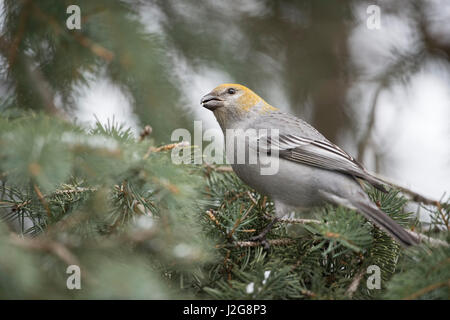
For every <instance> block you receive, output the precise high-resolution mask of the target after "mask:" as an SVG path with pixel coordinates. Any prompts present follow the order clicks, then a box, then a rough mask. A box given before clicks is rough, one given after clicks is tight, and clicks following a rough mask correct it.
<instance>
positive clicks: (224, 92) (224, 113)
mask: <svg viewBox="0 0 450 320" xmlns="http://www.w3.org/2000/svg"><path fill="white" fill-rule="evenodd" d="M200 103H201V104H202V106H203V107H205V108H207V109H209V110H211V111H213V112H214V115H215V117H216V119H217V121H218V122H219V124H220V125H221V126H222V128H228V127H229V123H230V120H234V121H239V120H244V119H245V118H247V117H249V115H250V114H253V113H255V112H256V113H267V112H271V111H275V110H277V108H274V107H272V106H271V105H270V104H268V103H267V102H266V101H264V100H263V99H262V98H261V97H260V96H258V95H257V94H256V93H254V92H253V91H252V90H250V89H249V88H247V87H245V86H243V85H240V84H234V83H224V84H221V85H220V86H218V87H216V88H214V90H212V91H211V92H210V93H208V94H206V95H205V96H203V98H202V99H201V101H200Z"/></svg>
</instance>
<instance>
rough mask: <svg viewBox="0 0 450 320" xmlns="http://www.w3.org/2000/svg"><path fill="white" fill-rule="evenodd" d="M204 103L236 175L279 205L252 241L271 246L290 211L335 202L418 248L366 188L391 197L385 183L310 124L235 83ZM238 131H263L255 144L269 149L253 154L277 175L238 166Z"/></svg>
mask: <svg viewBox="0 0 450 320" xmlns="http://www.w3.org/2000/svg"><path fill="white" fill-rule="evenodd" d="M200 104H201V105H202V106H203V107H204V108H206V109H209V110H210V111H212V112H213V114H214V116H215V118H216V120H217V122H218V123H219V125H220V127H221V129H222V131H223V133H224V136H225V146H226V148H227V149H226V155H227V158H228V159H231V161H230V162H231V166H232V168H233V171H234V172H235V173H236V175H237V176H238V177H239V178H240V179H241V180H243V181H244V182H245V183H246V184H247V185H249V186H250V187H252V188H254V189H255V190H256V191H258V192H260V193H261V194H264V195H267V196H269V197H270V198H271V199H272V200H273V202H274V204H275V218H274V219H273V220H272V221H271V222H270V223H269V224H268V225H267V227H266V228H265V229H264V230H263V231H262V232H261V233H260V234H259V235H258V236H255V237H253V238H252V240H255V241H256V240H260V241H265V242H266V243H267V241H266V240H265V235H266V234H267V233H268V232H269V231H270V229H271V228H272V227H273V225H274V224H275V223H276V222H277V221H279V219H280V218H282V217H283V216H284V215H285V212H284V211H285V209H286V208H291V207H296V208H303V209H305V208H312V207H315V206H320V205H324V204H326V203H332V204H334V205H340V206H344V207H347V208H350V209H352V210H356V211H357V212H359V213H361V214H362V215H363V216H364V217H365V218H366V219H368V220H369V221H371V222H372V223H373V224H375V225H376V226H378V227H379V228H381V229H382V230H384V231H385V232H387V233H388V234H389V235H390V236H391V237H393V238H394V239H395V240H396V241H397V242H398V243H399V244H401V245H402V246H404V247H408V246H411V245H415V244H417V240H416V239H415V238H414V237H413V236H412V235H411V234H410V233H408V232H407V231H406V230H405V229H403V228H402V227H401V226H400V225H399V224H397V223H396V222H395V221H394V220H393V219H392V218H390V217H389V216H388V215H387V214H386V213H385V212H383V211H382V210H381V209H380V208H379V207H378V206H377V205H376V204H375V203H374V202H372V201H371V200H370V198H369V196H368V195H367V194H366V192H365V191H364V189H363V187H362V185H361V183H360V181H361V180H363V181H366V182H367V183H369V184H371V185H373V186H374V187H375V188H377V189H379V190H381V191H383V192H386V189H385V187H384V185H383V182H382V181H381V180H379V179H378V178H376V177H375V176H374V175H372V174H371V173H369V172H368V170H366V169H365V168H364V167H363V165H362V164H361V163H360V162H358V161H357V160H355V159H354V158H353V157H352V156H350V155H349V154H348V153H347V152H345V151H344V150H343V149H342V148H340V147H338V146H337V145H336V144H334V143H332V142H331V141H329V140H328V139H327V138H325V137H324V136H323V135H322V134H321V133H320V132H319V131H318V130H317V129H315V128H314V127H313V126H312V125H310V124H309V123H307V122H306V121H304V120H302V119H300V118H298V117H295V116H293V115H290V114H288V113H284V112H281V111H280V110H279V109H278V108H276V107H273V106H272V105H270V104H268V103H267V102H266V101H265V100H264V99H262V98H261V97H260V96H258V95H257V94H256V93H255V92H253V91H252V90H251V89H249V88H247V87H245V86H243V85H240V84H234V83H225V84H221V85H219V86H217V87H216V88H214V89H213V90H212V91H211V92H209V93H207V94H206V95H204V96H203V97H202V98H201V100H200ZM236 130H241V131H240V132H242V130H254V131H255V132H262V133H261V134H257V135H256V136H255V139H256V140H257V142H260V145H265V147H260V145H258V146H259V147H258V146H257V147H256V148H255V147H253V149H252V150H256V152H257V154H258V156H259V155H262V154H263V153H264V152H266V154H267V157H268V158H269V159H272V160H274V161H275V160H276V161H278V162H277V164H278V168H277V171H276V173H274V174H262V170H261V169H262V163H261V161H260V159H259V158H258V161H256V162H250V161H249V157H248V156H246V157H245V161H241V162H239V161H236V156H237V153H238V147H237V146H236V143H235V141H231V140H234V139H231V138H227V135H228V134H227V133H228V132H233V131H236ZM271 132H275V133H276V134H272V133H271ZM238 135H240V134H238ZM230 136H231V135H230ZM262 142H264V143H262ZM250 145H251V143H249V142H248V141H247V142H246V145H245V146H246V148H252V147H251V146H250ZM229 150H230V151H229ZM230 153H231V154H230ZM233 160H234V161H233Z"/></svg>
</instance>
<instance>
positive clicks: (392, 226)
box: [352, 201, 418, 247]
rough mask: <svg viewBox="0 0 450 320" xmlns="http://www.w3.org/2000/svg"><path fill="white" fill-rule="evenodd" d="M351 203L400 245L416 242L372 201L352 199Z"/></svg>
mask: <svg viewBox="0 0 450 320" xmlns="http://www.w3.org/2000/svg"><path fill="white" fill-rule="evenodd" d="M352 204H353V205H354V206H355V207H356V208H357V209H358V210H359V211H360V212H361V213H362V214H363V215H364V216H365V217H366V218H367V219H368V220H370V221H371V222H373V223H374V224H376V225H377V226H378V227H380V228H381V229H383V230H384V231H386V232H387V233H389V234H390V235H391V236H392V237H393V238H394V239H396V240H397V241H398V242H399V243H400V244H401V245H403V246H405V247H408V246H411V245H416V244H418V241H417V239H415V238H414V237H413V236H412V235H411V234H409V233H408V232H407V231H406V230H405V229H403V228H402V227H401V226H400V225H399V224H398V223H397V222H395V221H394V220H393V219H392V218H390V217H389V216H388V215H387V214H386V213H384V212H383V211H381V210H380V209H378V208H377V207H376V206H375V205H372V203H365V202H361V201H354V202H352Z"/></svg>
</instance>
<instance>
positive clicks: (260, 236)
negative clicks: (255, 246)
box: [250, 218, 279, 250]
mask: <svg viewBox="0 0 450 320" xmlns="http://www.w3.org/2000/svg"><path fill="white" fill-rule="evenodd" d="M278 220H279V219H278V218H273V220H272V221H270V222H269V224H268V225H267V226H266V227H265V228H264V229H263V231H261V232H260V233H259V234H258V235H256V236H253V237H251V238H250V241H259V242H261V244H262V245H263V246H264V248H265V249H266V250H267V249H269V247H270V245H269V242H267V240H266V236H267V234H268V233H269V231H270V230H272V228H273V225H274V224H275V223H276V222H278Z"/></svg>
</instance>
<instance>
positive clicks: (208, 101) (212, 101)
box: [200, 92, 224, 111]
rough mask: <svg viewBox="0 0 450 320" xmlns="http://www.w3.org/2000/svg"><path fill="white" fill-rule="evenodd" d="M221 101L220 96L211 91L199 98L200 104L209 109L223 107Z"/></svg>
mask: <svg viewBox="0 0 450 320" xmlns="http://www.w3.org/2000/svg"><path fill="white" fill-rule="evenodd" d="M223 102H224V101H223V100H222V99H221V98H219V97H218V96H217V95H216V94H214V93H212V92H210V93H208V94H207V95H205V96H204V97H203V98H202V100H200V103H201V105H202V106H203V107H205V108H206V109H209V110H211V111H214V110H216V109H217V108H221V107H223V106H224V103H223Z"/></svg>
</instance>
